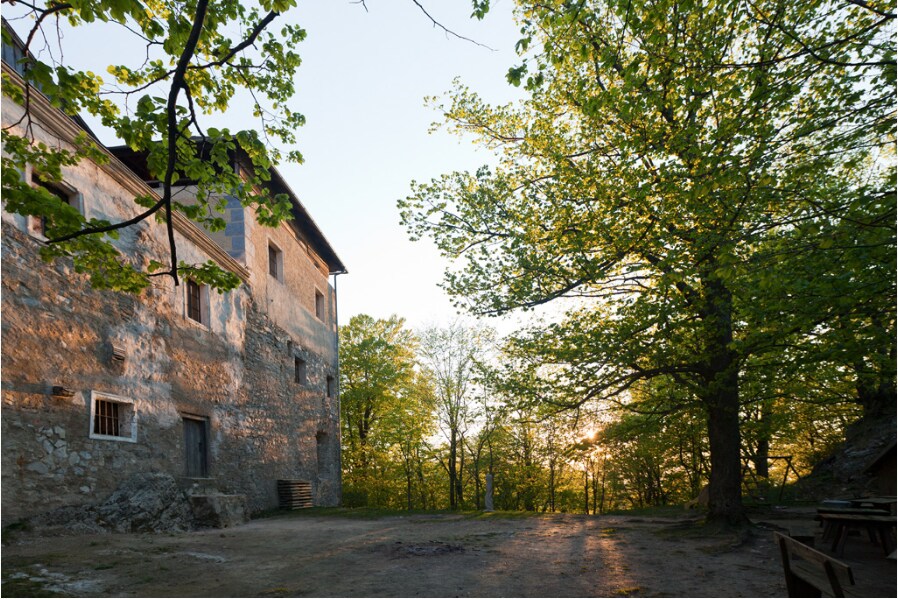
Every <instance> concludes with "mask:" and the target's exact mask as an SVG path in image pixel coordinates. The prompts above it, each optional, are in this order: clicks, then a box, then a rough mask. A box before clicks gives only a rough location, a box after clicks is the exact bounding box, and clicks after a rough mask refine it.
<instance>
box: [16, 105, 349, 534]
mask: <svg viewBox="0 0 898 599" xmlns="http://www.w3.org/2000/svg"><path fill="white" fill-rule="evenodd" d="M2 111H3V113H2V114H3V122H4V123H8V122H14V121H15V120H17V119H18V116H19V115H20V112H18V111H20V109H19V108H18V107H16V106H15V105H14V104H12V103H11V102H9V101H7V100H6V99H4V102H3V103H2ZM35 132H36V134H37V137H38V139H41V140H43V141H45V142H47V143H51V144H54V145H58V144H62V145H65V142H64V141H60V139H59V135H58V132H57V133H53V132H52V131H50V127H44V126H42V125H41V123H40V122H36V123H35ZM64 179H65V182H66V183H67V184H68V185H69V186H71V187H73V188H75V189H77V190H78V191H79V192H80V193H81V194H82V195H83V203H84V207H85V210H86V215H87V216H88V218H91V217H98V218H106V219H109V220H111V221H117V220H121V219H123V218H128V217H130V216H131V215H133V214H134V204H133V202H132V197H133V195H134V193H133V188H134V185H138V186H139V185H140V182H139V181H137V182H128V181H124V182H123V180H122V175H121V173H120V172H119V173H118V174H116V175H113V174H111V173H110V170H109V169H108V168H106V167H100V166H97V165H95V164H93V163H89V162H85V163H82V164H80V165H78V166H77V167H73V168H66V169H64ZM128 185H130V186H131V187H130V188H128V187H127V186H128ZM2 220H3V231H2V256H3V260H2V270H3V272H2V313H3V319H2V350H3V351H2V402H3V403H2V405H3V409H2V450H3V455H2V486H3V494H2V519H3V523H4V524H6V523H8V522H10V521H13V520H15V519H18V518H21V517H24V516H28V515H32V514H35V513H39V512H44V511H47V510H50V509H53V508H56V507H60V506H64V505H77V504H82V503H91V502H96V501H99V500H102V499H103V498H105V497H106V496H107V495H108V494H109V493H111V492H112V491H113V490H114V489H115V488H116V486H117V485H118V483H119V482H120V481H121V480H123V479H125V478H127V477H128V476H129V475H130V474H133V473H135V472H148V471H159V472H166V473H169V474H172V475H173V476H176V477H182V476H184V474H185V470H186V463H185V453H184V452H185V448H184V438H183V437H184V431H183V421H182V417H183V415H185V414H186V415H195V416H202V417H204V418H207V419H208V422H209V427H208V431H209V448H208V458H209V459H208V461H209V475H210V477H211V478H212V479H213V480H212V481H208V482H207V483H206V485H207V486H209V485H212V486H215V487H217V488H218V489H219V490H221V491H223V492H232V493H243V494H246V495H247V497H248V501H249V507H250V509H251V510H252V511H259V510H263V509H267V508H272V507H275V506H276V503H277V497H276V484H275V481H276V479H278V478H302V479H308V480H311V481H312V483H313V489H314V491H315V502H316V504H318V505H336V504H337V503H338V502H339V499H340V469H339V426H338V417H339V413H338V407H337V403H336V402H337V400H336V399H335V398H327V397H326V377H327V376H334V374H335V372H336V355H335V346H334V334H335V331H334V328H333V325H332V322H333V317H332V314H333V307H332V306H331V307H330V309H329V313H328V317H327V322H321V321H319V320H318V319H316V318H315V317H314V295H312V296H311V298H309V297H308V293H312V294H314V291H309V290H312V289H313V287H312V286H311V285H315V286H319V287H321V288H322V290H323V291H328V287H327V277H326V274H325V273H322V272H321V271H320V270H316V269H314V268H313V267H312V266H311V261H310V260H309V259H308V257H307V256H306V261H305V262H303V263H300V264H303V266H302V269H304V270H300V269H293V267H292V264H293V261H294V260H297V259H298V257H299V256H301V252H300V249H301V250H302V251H305V248H304V246H300V245H299V244H298V243H297V242H296V239H295V237H294V238H293V239H292V240H291V238H290V237H289V235H290V234H291V230H290V229H289V227H286V226H285V227H282V228H280V229H278V230H276V232H275V234H276V235H280V237H278V239H279V240H280V243H279V246H280V247H281V248H283V249H284V251H285V253H287V255H286V256H285V264H287V265H290V267H289V268H286V269H285V272H286V273H287V275H288V277H289V278H288V281H287V286H286V288H285V289H284V290H281V291H272V293H274V294H278V293H280V295H274V296H272V295H269V294H268V290H267V289H266V287H265V285H264V283H265V282H266V278H267V277H268V270H267V247H266V246H265V245H263V246H262V248H261V250H256V248H255V247H250V246H247V247H246V251H245V252H244V254H243V256H242V259H243V260H246V264H247V265H248V266H250V267H251V268H252V269H254V270H257V269H261V270H257V271H256V272H253V273H252V277H251V280H250V284H248V285H247V284H245V285H242V286H241V287H240V288H238V289H237V290H235V291H232V292H230V293H226V294H218V293H215V292H210V293H209V314H210V316H211V318H209V322H208V323H207V324H199V323H196V322H195V321H193V320H191V319H189V318H187V317H186V295H185V292H186V289H185V286H183V285H182V286H179V287H175V286H174V284H173V282H172V281H171V280H169V279H166V278H159V279H157V282H156V284H155V285H154V286H153V288H151V289H149V290H147V291H146V292H145V293H143V294H142V295H141V296H139V297H137V296H129V295H125V294H118V293H112V292H95V291H93V290H92V289H91V288H90V287H89V285H88V283H87V281H86V280H85V277H83V276H82V275H78V274H76V273H74V272H73V270H72V268H71V264H70V263H67V262H66V261H65V260H61V261H57V262H55V263H54V264H46V263H44V262H42V261H41V260H40V258H39V257H38V254H37V252H38V249H39V245H40V241H39V240H37V239H35V238H34V237H32V236H31V235H30V234H29V233H28V232H27V230H28V229H27V222H26V220H25V219H24V218H22V217H17V216H14V215H10V214H8V213H6V212H4V213H3V216H2ZM249 220H250V221H251V220H252V219H249ZM252 225H254V228H253V229H252V230H253V231H255V233H254V234H255V235H256V237H253V238H252V240H253V241H256V240H257V239H259V238H261V237H260V236H262V235H263V234H264V233H262V232H260V230H261V231H266V229H262V228H259V227H257V226H256V225H255V222H254V221H252ZM191 239H196V237H192V238H191ZM191 239H188V238H187V237H185V236H184V235H179V236H178V247H179V252H180V256H179V257H180V258H181V259H183V260H185V261H187V262H205V261H206V260H208V259H209V257H210V255H209V254H208V253H207V252H206V251H205V250H203V249H201V247H200V246H199V245H197V243H194V242H192V241H191ZM246 239H248V240H249V239H250V238H249V237H247V238H246ZM264 243H266V244H267V241H266V242H264ZM291 243H292V244H293V245H295V246H296V247H295V248H294V247H293V245H291ZM119 246H120V248H121V249H122V250H123V251H124V252H125V253H126V255H128V256H129V257H130V258H131V259H134V260H135V261H137V262H138V263H140V264H141V265H142V266H146V264H148V262H149V260H150V259H151V258H154V259H159V260H161V259H164V258H165V256H166V251H167V250H166V248H167V242H166V238H165V232H164V227H162V226H160V225H158V224H157V223H155V222H145V223H142V224H140V225H138V226H137V227H135V228H133V229H131V230H126V231H123V232H122V235H121V239H120V242H119ZM226 249H229V250H234V248H233V247H230V248H226ZM256 253H258V254H259V255H260V259H261V260H262V261H263V262H262V264H261V265H260V264H258V263H257V262H258V261H257V260H256V259H255V254H256ZM231 255H232V256H233V257H235V258H239V256H234V252H233V251H232V254H231ZM288 260H289V261H288ZM302 277H305V279H302ZM257 285H258V286H257ZM278 285H281V286H282V287H284V285H283V284H281V283H278ZM301 290H302V292H303V293H304V294H303V295H302V296H301V297H300V291H301ZM306 292H308V293H306ZM328 295H330V294H328ZM273 297H274V298H275V299H276V300H277V305H276V306H273V305H272V298H273ZM113 343H114V344H115V345H116V346H119V347H122V348H123V349H124V350H125V354H126V359H125V360H124V362H117V361H115V360H113V359H112V344H113ZM296 356H300V357H302V358H303V359H304V360H306V363H307V371H308V380H307V382H306V383H305V384H297V383H295V382H294V357H296ZM53 386H62V387H66V388H69V389H71V390H73V391H74V395H73V396H71V397H67V398H66V397H57V396H53V395H52V393H51V389H52V387H53ZM91 391H100V392H106V393H112V394H115V395H118V396H122V397H126V398H129V399H132V400H134V408H135V410H136V412H137V427H138V432H137V442H136V443H130V442H125V441H120V440H102V439H91V438H89V431H90V403H91Z"/></svg>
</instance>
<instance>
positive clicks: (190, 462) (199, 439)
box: [183, 416, 209, 478]
mask: <svg viewBox="0 0 898 599" xmlns="http://www.w3.org/2000/svg"><path fill="white" fill-rule="evenodd" d="M183 419H184V456H185V461H186V465H187V469H186V470H187V472H186V474H187V478H208V477H209V460H208V458H207V455H208V443H207V442H206V439H207V429H208V424H209V421H208V420H207V419H206V418H200V417H197V416H184V417H183Z"/></svg>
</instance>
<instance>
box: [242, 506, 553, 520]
mask: <svg viewBox="0 0 898 599" xmlns="http://www.w3.org/2000/svg"><path fill="white" fill-rule="evenodd" d="M542 515H543V514H541V513H539V512H506V511H494V512H482V511H476V510H456V511H452V510H394V509H387V508H374V507H312V508H305V509H301V510H267V511H264V512H260V513H259V514H256V515H255V516H254V518H260V519H261V518H275V517H288V518H308V517H320V516H327V517H337V518H359V519H362V520H378V519H380V518H406V517H409V516H456V517H459V516H460V517H462V518H466V519H475V520H489V519H519V518H533V517H539V516H542Z"/></svg>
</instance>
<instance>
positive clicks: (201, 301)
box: [184, 279, 209, 326]
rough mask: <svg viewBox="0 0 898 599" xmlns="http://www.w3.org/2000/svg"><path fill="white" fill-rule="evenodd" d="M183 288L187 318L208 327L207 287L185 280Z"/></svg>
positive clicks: (191, 280)
mask: <svg viewBox="0 0 898 599" xmlns="http://www.w3.org/2000/svg"><path fill="white" fill-rule="evenodd" d="M184 287H185V294H186V296H187V297H186V301H185V304H186V308H187V309H186V312H187V318H189V319H190V320H194V321H196V322H198V323H200V324H204V325H206V326H209V286H208V285H201V284H199V283H197V282H196V281H194V280H193V279H187V281H186V284H185V285H184Z"/></svg>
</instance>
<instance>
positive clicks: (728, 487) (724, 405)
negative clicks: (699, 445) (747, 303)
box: [702, 276, 746, 525]
mask: <svg viewBox="0 0 898 599" xmlns="http://www.w3.org/2000/svg"><path fill="white" fill-rule="evenodd" d="M703 283H704V291H705V302H706V304H705V311H704V314H703V315H702V317H703V318H702V320H703V324H704V326H705V333H706V335H707V336H706V342H707V345H706V352H707V354H706V356H705V359H706V362H705V369H704V370H705V372H704V374H705V389H704V391H705V392H704V393H703V394H702V395H703V397H702V399H703V400H704V404H705V409H706V410H707V415H708V443H709V448H710V454H711V476H710V481H709V485H708V487H709V489H708V491H709V498H708V508H709V516H708V517H709V520H714V521H718V522H725V523H727V524H730V525H742V524H744V523H745V522H746V517H745V510H744V508H743V506H742V461H741V456H740V449H741V442H740V434H739V361H738V360H737V358H736V356H735V355H734V353H733V351H732V349H730V344H731V343H732V341H733V298H732V295H731V294H730V292H729V290H728V289H727V288H726V286H725V285H724V284H723V283H722V282H721V281H720V280H719V279H717V278H716V277H714V276H711V277H709V278H707V279H705V280H704V281H703Z"/></svg>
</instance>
